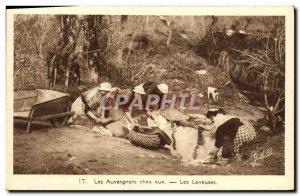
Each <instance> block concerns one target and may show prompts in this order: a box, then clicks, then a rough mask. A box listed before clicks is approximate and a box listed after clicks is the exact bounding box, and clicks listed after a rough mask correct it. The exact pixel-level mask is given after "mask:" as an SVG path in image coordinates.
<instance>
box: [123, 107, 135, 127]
mask: <svg viewBox="0 0 300 196" xmlns="http://www.w3.org/2000/svg"><path fill="white" fill-rule="evenodd" d="M131 113H132V110H128V111H126V112H125V117H126V118H127V119H128V121H129V122H130V123H131V124H135V122H134V120H133V118H132V117H131Z"/></svg>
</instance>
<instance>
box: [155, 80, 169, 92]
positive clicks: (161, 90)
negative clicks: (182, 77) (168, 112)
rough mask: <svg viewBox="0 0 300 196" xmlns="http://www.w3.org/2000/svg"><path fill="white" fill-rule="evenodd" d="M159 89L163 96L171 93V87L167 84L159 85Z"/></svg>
mask: <svg viewBox="0 0 300 196" xmlns="http://www.w3.org/2000/svg"><path fill="white" fill-rule="evenodd" d="M157 88H158V89H159V90H160V92H162V93H163V94H168V92H169V87H168V85H166V84H163V83H162V84H159V85H157Z"/></svg>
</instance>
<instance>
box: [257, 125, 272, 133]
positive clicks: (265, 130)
mask: <svg viewBox="0 0 300 196" xmlns="http://www.w3.org/2000/svg"><path fill="white" fill-rule="evenodd" d="M259 130H261V131H264V132H269V131H270V130H271V129H270V128H269V127H267V126H262V127H261V128H260V129H259Z"/></svg>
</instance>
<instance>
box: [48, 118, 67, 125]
mask: <svg viewBox="0 0 300 196" xmlns="http://www.w3.org/2000/svg"><path fill="white" fill-rule="evenodd" d="M68 119H69V116H66V117H61V118H55V119H51V120H50V122H51V124H52V126H53V127H61V126H63V125H64V124H66V122H67V121H68Z"/></svg>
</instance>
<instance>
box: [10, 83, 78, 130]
mask: <svg viewBox="0 0 300 196" xmlns="http://www.w3.org/2000/svg"><path fill="white" fill-rule="evenodd" d="M72 115H74V112H70V104H69V95H68V94H65V93H62V92H58V91H53V90H43V89H37V90H33V91H19V92H15V93H14V119H22V120H27V121H28V125H27V133H29V131H30V126H31V122H32V121H50V122H51V124H52V125H53V126H56V127H58V126H62V125H64V124H65V123H66V122H67V120H68V119H69V117H70V116H72Z"/></svg>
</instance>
